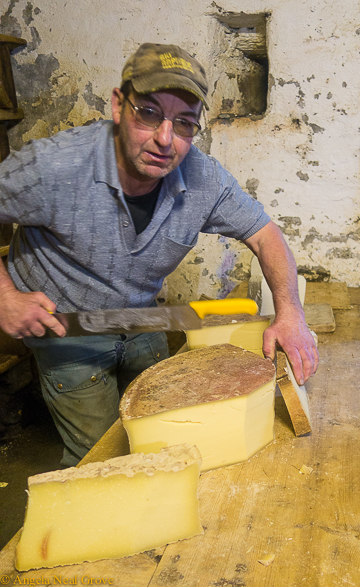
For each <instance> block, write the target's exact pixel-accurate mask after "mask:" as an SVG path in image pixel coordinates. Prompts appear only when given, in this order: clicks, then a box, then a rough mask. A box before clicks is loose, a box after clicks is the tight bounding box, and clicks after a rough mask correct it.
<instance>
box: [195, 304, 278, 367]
mask: <svg viewBox="0 0 360 587" xmlns="http://www.w3.org/2000/svg"><path fill="white" fill-rule="evenodd" d="M268 326H270V319H269V318H267V317H263V316H261V317H260V316H245V315H244V314H240V315H239V314H236V315H230V316H211V317H208V318H205V319H204V320H203V327H202V328H200V329H198V330H187V331H186V340H187V345H188V348H189V350H193V349H197V348H202V347H205V346H211V345H215V344H224V343H229V344H232V345H234V346H238V347H241V348H244V349H246V350H248V351H251V352H253V353H256V354H257V355H259V356H260V357H263V352H262V345H263V334H264V330H266V328H268Z"/></svg>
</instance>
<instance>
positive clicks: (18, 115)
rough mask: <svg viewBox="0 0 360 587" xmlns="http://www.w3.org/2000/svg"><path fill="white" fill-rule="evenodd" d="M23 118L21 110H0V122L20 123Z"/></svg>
mask: <svg viewBox="0 0 360 587" xmlns="http://www.w3.org/2000/svg"><path fill="white" fill-rule="evenodd" d="M23 118H24V111H23V109H22V108H16V109H14V108H13V109H10V108H9V109H8V110H5V109H3V110H1V109H0V120H7V121H16V122H17V121H20V120H22V119H23Z"/></svg>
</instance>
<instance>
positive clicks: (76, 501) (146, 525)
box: [16, 444, 203, 571]
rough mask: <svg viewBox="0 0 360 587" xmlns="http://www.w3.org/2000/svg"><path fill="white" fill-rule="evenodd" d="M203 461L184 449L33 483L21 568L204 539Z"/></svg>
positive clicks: (54, 474) (20, 553)
mask: <svg viewBox="0 0 360 587" xmlns="http://www.w3.org/2000/svg"><path fill="white" fill-rule="evenodd" d="M200 463H201V458H200V453H199V451H198V449H197V448H196V447H195V446H192V447H191V446H189V445H184V444H183V445H181V446H173V447H171V448H167V449H164V450H162V451H161V452H160V453H159V454H156V455H154V454H147V455H144V454H134V455H126V456H123V457H118V458H114V459H110V460H108V461H105V462H103V463H91V464H88V465H84V466H83V467H80V468H71V469H67V470H63V471H54V472H52V473H44V474H43V475H36V476H35V477H30V478H29V498H28V505H27V511H26V518H25V524H24V528H23V530H22V534H21V538H20V542H19V544H18V547H17V558H16V568H17V569H18V570H19V571H26V570H29V569H34V568H41V567H55V566H58V565H67V564H74V563H81V562H84V561H95V560H98V559H103V558H110V559H114V558H119V557H123V556H129V555H133V554H136V553H139V552H143V551H146V550H150V549H153V548H157V547H159V546H163V545H165V544H168V543H169V542H174V541H177V540H181V539H184V538H190V537H192V536H195V535H196V534H199V533H202V531H203V530H202V526H201V523H200V519H199V506H198V498H197V488H198V479H199V470H200Z"/></svg>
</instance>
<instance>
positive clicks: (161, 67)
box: [121, 43, 209, 110]
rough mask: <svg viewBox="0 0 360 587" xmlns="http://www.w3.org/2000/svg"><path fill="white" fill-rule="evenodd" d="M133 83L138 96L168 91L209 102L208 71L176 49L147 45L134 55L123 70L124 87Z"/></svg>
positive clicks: (174, 46) (184, 52) (143, 45)
mask: <svg viewBox="0 0 360 587" xmlns="http://www.w3.org/2000/svg"><path fill="white" fill-rule="evenodd" d="M128 81H131V83H132V85H133V87H134V89H135V90H136V91H137V92H138V93H139V94H150V93H151V92H158V91H159V90H165V89H169V88H178V89H181V90H186V91H187V92H191V93H192V94H194V95H195V96H197V98H199V100H201V101H202V102H203V104H204V105H205V108H206V109H207V110H209V106H208V105H207V102H206V95H207V92H208V84H207V80H206V74H205V69H204V68H203V67H202V65H200V63H199V62H198V61H197V60H196V59H194V58H193V57H191V55H189V53H187V51H184V49H181V48H180V47H178V46H177V45H163V44H158V43H144V44H142V45H140V47H139V49H138V50H137V51H136V52H135V53H134V54H133V55H131V57H130V58H129V59H128V60H127V62H126V63H125V66H124V68H123V70H122V80H121V87H122V86H123V85H124V84H125V83H126V82H128Z"/></svg>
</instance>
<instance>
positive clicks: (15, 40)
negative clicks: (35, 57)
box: [0, 35, 27, 49]
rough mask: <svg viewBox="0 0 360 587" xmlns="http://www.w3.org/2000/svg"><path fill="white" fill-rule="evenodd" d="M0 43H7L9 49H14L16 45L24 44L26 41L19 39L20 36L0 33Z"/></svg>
mask: <svg viewBox="0 0 360 587" xmlns="http://www.w3.org/2000/svg"><path fill="white" fill-rule="evenodd" d="M0 43H3V44H6V45H9V46H10V49H15V48H16V47H20V46H21V45H26V43H27V41H26V40H25V39H21V38H20V37H13V36H10V35H0Z"/></svg>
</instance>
